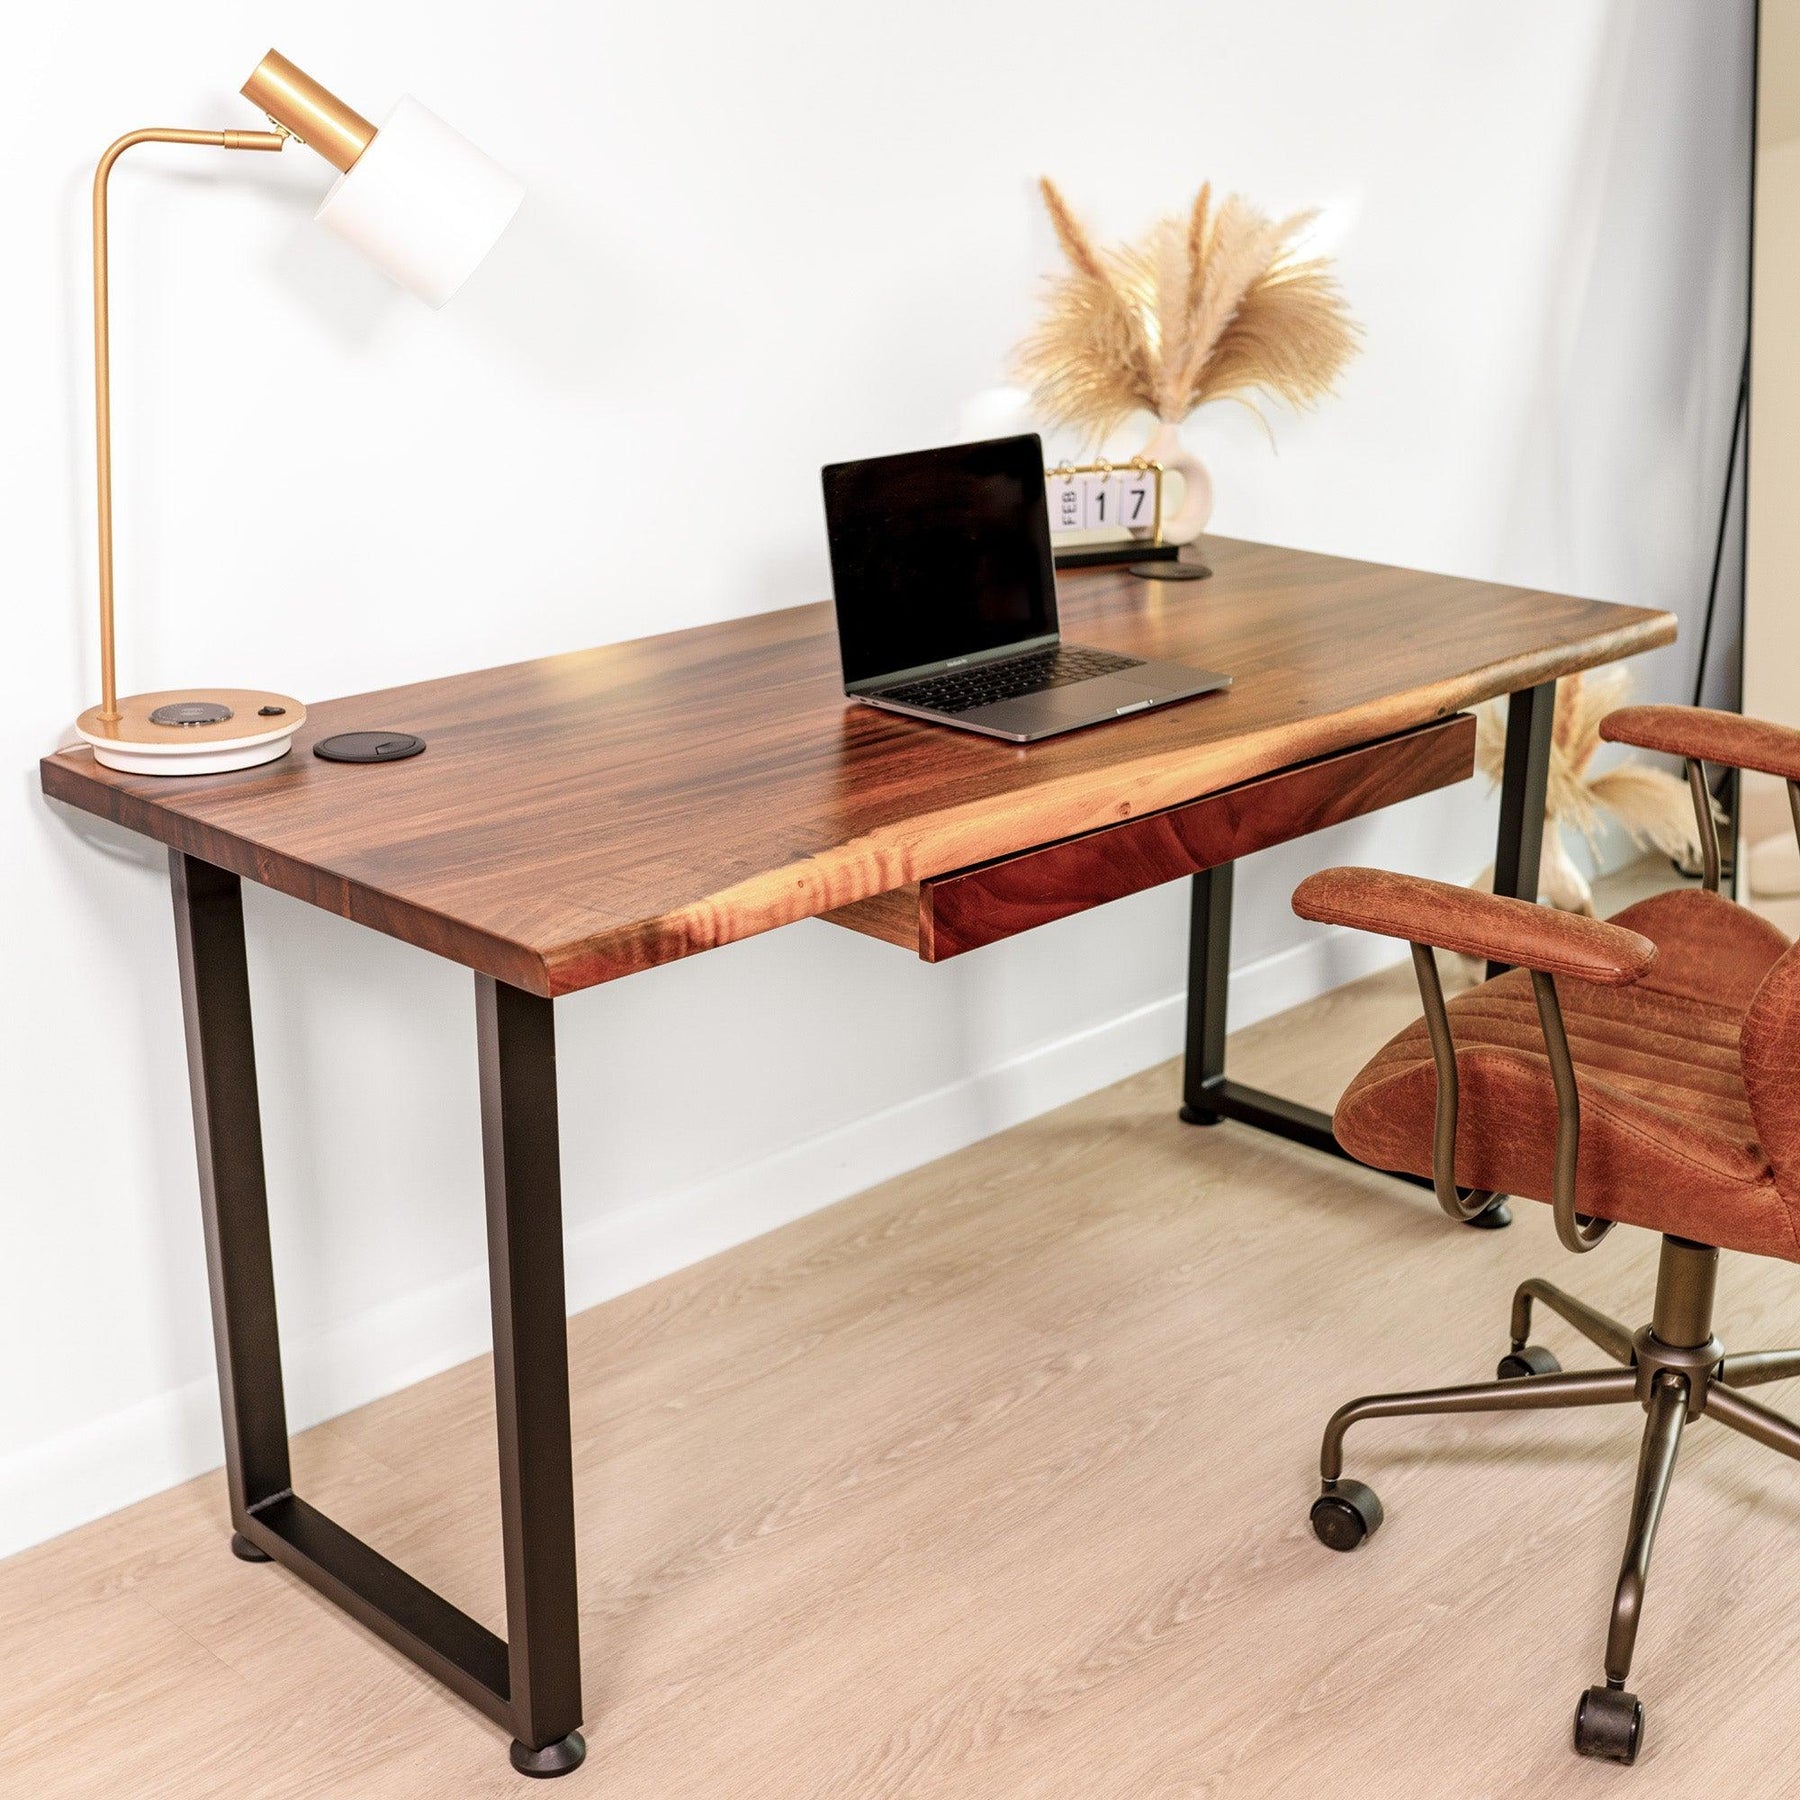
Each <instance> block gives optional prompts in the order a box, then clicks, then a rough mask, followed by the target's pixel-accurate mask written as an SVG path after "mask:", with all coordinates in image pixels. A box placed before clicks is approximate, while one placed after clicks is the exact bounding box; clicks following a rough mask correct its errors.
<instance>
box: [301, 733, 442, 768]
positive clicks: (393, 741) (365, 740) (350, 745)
mask: <svg viewBox="0 0 1800 1800" xmlns="http://www.w3.org/2000/svg"><path fill="white" fill-rule="evenodd" d="M424 748H425V740H424V739H423V738H422V737H413V736H412V735H411V734H410V733H408V732H404V731H340V732H339V733H338V734H337V736H336V737H328V738H320V739H319V741H318V742H317V743H316V744H314V745H313V755H314V756H322V757H324V759H325V760H326V761H327V762H354V763H373V762H399V761H400V760H401V759H402V758H403V757H408V756H417V755H418V754H419V752H420V751H421V750H423V749H424Z"/></svg>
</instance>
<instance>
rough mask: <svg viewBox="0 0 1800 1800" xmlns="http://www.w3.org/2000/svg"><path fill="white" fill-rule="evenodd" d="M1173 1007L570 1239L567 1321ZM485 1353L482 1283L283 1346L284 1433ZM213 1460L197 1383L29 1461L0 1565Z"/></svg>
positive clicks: (1283, 956)
mask: <svg viewBox="0 0 1800 1800" xmlns="http://www.w3.org/2000/svg"><path fill="white" fill-rule="evenodd" d="M1395 960H1396V956H1395V947H1394V946H1393V945H1392V944H1390V943H1389V942H1388V941H1387V940H1385V939H1382V938H1373V937H1366V936H1355V935H1352V934H1350V933H1347V932H1333V933H1328V934H1326V935H1325V936H1323V937H1320V938H1316V939H1313V940H1311V941H1309V942H1308V943H1306V944H1303V945H1300V946H1298V947H1296V948H1294V949H1291V950H1286V951H1282V952H1280V953H1278V954H1276V955H1273V956H1268V957H1264V958H1263V959H1261V960H1260V961H1258V962H1254V963H1251V964H1248V965H1247V966H1246V967H1244V968H1242V969H1236V970H1234V971H1233V972H1232V977H1231V1018H1232V1023H1233V1025H1234V1026H1241V1025H1251V1024H1255V1023H1256V1022H1257V1021H1258V1020H1259V1019H1265V1018H1268V1017H1269V1016H1270V1015H1271V1014H1273V1013H1277V1012H1282V1011H1285V1010H1286V1009H1287V1008H1288V1007H1290V1006H1295V1005H1298V1004H1299V1003H1300V1002H1301V1001H1303V1000H1308V999H1311V998H1313V997H1314V996H1316V995H1318V994H1322V993H1325V992H1328V991H1329V990H1330V989H1332V988H1334V987H1338V986H1341V985H1342V984H1343V983H1344V982H1346V981H1353V980H1355V979H1357V977H1359V976H1362V975H1366V974H1369V973H1371V972H1373V971H1374V970H1375V969H1377V968H1381V967H1384V966H1386V965H1387V964H1389V963H1391V962H1393V961H1395ZM1183 1013H1184V1008H1183V997H1182V996H1181V995H1180V994H1170V995H1168V996H1167V997H1166V998H1164V999H1161V1000H1157V1001H1154V1002H1153V1003H1151V1004H1150V1005H1148V1006H1143V1007H1139V1008H1138V1009H1136V1010H1135V1011H1133V1012H1128V1013H1123V1014H1121V1015H1119V1016H1118V1017H1116V1018H1113V1019H1108V1020H1106V1021H1105V1022H1104V1023H1102V1024H1100V1025H1097V1026H1093V1027H1090V1028H1089V1029H1087V1030H1084V1031H1080V1032H1077V1033H1074V1034H1073V1035H1071V1036H1069V1037H1066V1038H1060V1039H1057V1040H1055V1041H1054V1042H1051V1043H1048V1044H1042V1045H1039V1046H1038V1047H1036V1048H1035V1049H1033V1050H1031V1051H1029V1052H1027V1053H1026V1054H1025V1055H1023V1056H1019V1057H1016V1058H1014V1059H1012V1060H1011V1061H1009V1062H1006V1063H1003V1064H1000V1065H998V1066H997V1067H994V1068H991V1069H987V1070H984V1071H982V1072H981V1073H980V1074H977V1075H974V1076H971V1077H969V1078H967V1079H965V1080H962V1081H958V1082H954V1083H952V1084H950V1085H949V1086H946V1087H942V1088H938V1089H936V1090H935V1091H933V1092H931V1093H928V1094H922V1095H919V1096H917V1097H915V1098H913V1099H911V1100H907V1101H905V1102H903V1103H901V1104H900V1105H898V1106H894V1107H890V1108H888V1109H886V1110H885V1111H882V1112H878V1113H873V1114H870V1115H869V1116H867V1117H865V1118H862V1119H858V1120H856V1121H855V1122H854V1123H853V1124H851V1125H848V1126H844V1127H842V1128H840V1129H838V1130H836V1131H831V1132H827V1133H825V1134H824V1135H822V1136H819V1137H815V1138H811V1139H808V1140H806V1141H805V1142H803V1143H799V1144H794V1145H791V1146H790V1147H789V1148H787V1149H785V1150H782V1151H779V1152H778V1153H776V1154H775V1155H773V1156H767V1157H764V1158H762V1159H761V1160H760V1161H757V1162H754V1163H750V1164H747V1165H745V1166H744V1167H742V1168H736V1169H733V1170H731V1171H730V1172H729V1173H727V1174H725V1175H722V1176H720V1177H718V1178H716V1179H714V1180H712V1181H708V1182H704V1183H702V1184H700V1185H699V1186H696V1187H691V1188H688V1189H686V1190H685V1191H681V1192H676V1193H671V1194H663V1195H658V1196H656V1197H654V1198H652V1199H648V1200H645V1201H643V1202H642V1203H640V1204H639V1205H637V1206H635V1207H632V1208H630V1209H629V1210H627V1211H625V1212H621V1213H614V1214H611V1215H609V1216H607V1217H606V1218H603V1219H600V1220H597V1221H596V1222H595V1223H593V1224H592V1225H589V1226H586V1227H584V1228H582V1229H580V1230H578V1231H574V1232H571V1233H570V1234H569V1239H568V1247H567V1281H568V1297H569V1310H570V1311H571V1312H579V1311H581V1310H583V1309H584V1308H586V1307H589V1306H594V1305H597V1304H598V1303H599V1302H600V1301H602V1300H606V1299H610V1298H611V1297H612V1296H613V1295H615V1294H621V1293H626V1292H628V1291H629V1290H630V1289H632V1288H635V1287H640V1286H642V1285H643V1284H644V1283H645V1282H648V1281H654V1280H655V1279H657V1277H659V1276H662V1275H666V1274H669V1273H670V1272H671V1271H673V1270H675V1269H680V1268H685V1267H686V1266H688V1265H689V1264H690V1263H695V1262H699V1261H701V1260H702V1259H703V1258H705V1257H708V1256H713V1255H716V1254H717V1253H718V1252H719V1251H721V1250H727V1249H730V1248H731V1246H732V1245H734V1244H740V1243H743V1242H745V1241H746V1240H747V1239H749V1238H753V1237H757V1236H760V1235H761V1234H762V1233H763V1232H765V1231H772V1230H774V1229H775V1227H776V1226H778V1225H785V1224H787V1223H788V1222H789V1221H790V1220H793V1219H797V1218H801V1217H803V1216H804V1215H806V1214H807V1213H810V1212H815V1211H817V1210H818V1209H819V1208H821V1207H825V1206H829V1205H831V1204H832V1203H833V1202H835V1201H838V1200H842V1199H844V1198H846V1197H847V1196H848V1195H851V1194H855V1193H860V1192H861V1191H862V1190H863V1189H864V1188H868V1187H873V1186H874V1185H875V1184H876V1183H878V1182H881V1181H885V1180H887V1179H889V1178H890V1177H892V1176H895V1175H899V1174H902V1173H904V1172H905V1171H906V1170H908V1169H913V1168H917V1167H918V1166H919V1165H920V1164H921V1163H926V1162H930V1161H932V1160H933V1159H934V1158H936V1157H940V1156H946V1155H948V1154H949V1153H950V1152H951V1151H953V1150H959V1149H961V1148H963V1147H964V1146H965V1145H967V1144H971V1143H974V1142H976V1141H977V1140H979V1139H980V1138H983V1137H986V1136H988V1135H990V1134H991V1133H993V1132H996V1131H1003V1130H1005V1129H1006V1128H1007V1127H1008V1126H1010V1125H1016V1124H1018V1123H1020V1122H1021V1121H1022V1120H1025V1119H1029V1118H1033V1117H1035V1116H1036V1115H1037V1114H1039V1113H1043V1112H1048V1111H1049V1110H1050V1109H1051V1108H1052V1107H1056V1106H1061V1105H1063V1104H1065V1103H1066V1102H1067V1101H1070V1100H1073V1099H1076V1098H1078V1097H1079V1096H1080V1095H1082V1094H1088V1093H1092V1092H1094V1091H1095V1090H1096V1089H1097V1088H1102V1087H1105V1086H1106V1085H1107V1084H1108V1083H1110V1082H1114V1081H1119V1080H1121V1079H1123V1078H1124V1077H1125V1076H1127V1075H1131V1074H1134V1073H1136V1072H1137V1071H1138V1070H1139V1069H1144V1068H1148V1067H1150V1066H1151V1065H1153V1064H1155V1063H1158V1062H1163V1061H1165V1060H1167V1059H1168V1058H1169V1057H1171V1056H1175V1055H1178V1054H1179V1053H1180V1050H1181V1045H1182V1035H1183ZM487 1348H488V1295H487V1271H486V1269H485V1268H484V1267H476V1268H471V1269H468V1270H466V1271H465V1272H464V1273H462V1274H460V1275H458V1276H456V1277H454V1278H453V1279H451V1280H449V1281H445V1282H440V1283H438V1284H436V1285H435V1286H433V1287H430V1288H426V1289H422V1290H420V1291H419V1292H417V1293H413V1294H408V1295H406V1296H404V1297H402V1298H401V1299H399V1300H396V1301H392V1302H389V1303H388V1304H386V1305H384V1306H380V1307H375V1308H372V1309H370V1310H369V1311H368V1312H366V1313H363V1314H361V1315H359V1316H358V1317H357V1318H355V1319H353V1320H350V1321H348V1322H346V1323H345V1324H342V1325H340V1326H338V1327H336V1328H335V1329H333V1330H332V1331H330V1332H327V1333H325V1334H324V1335H322V1336H320V1337H317V1338H313V1339H310V1340H306V1341H303V1342H299V1343H293V1344H288V1345H284V1346H283V1349H284V1360H285V1363H286V1368H287V1389H288V1393H287V1398H288V1418H289V1422H290V1424H291V1426H292V1428H293V1429H294V1430H296V1431H298V1430H301V1429H303V1428H304V1427H306V1426H308V1425H313V1424H317V1423H318V1422H319V1421H320V1420H321V1419H329V1418H334V1417H336V1416H337V1415H338V1414H339V1413H342V1412H347V1411H348V1410H350V1408H352V1407H355V1406H361V1405H363V1404H365V1403H366V1402H367V1401H370V1400H375V1399H379V1398H380V1397H381V1396H382V1395H384V1394H391V1393H394V1392H396V1391H398V1390H399V1389H401V1388H403V1387H407V1386H409V1385H410V1384H411V1383H413V1382H415V1381H422V1380H423V1379H424V1378H425V1377H426V1376H428V1375H434V1374H436V1373H438V1372H439V1371H440V1370H443V1369H447V1368H451V1367H453V1366H454V1365H455V1364H457V1363H459V1362H463V1361H465V1360H467V1359H468V1358H469V1357H472V1356H479V1355H481V1354H483V1353H484V1352H485V1351H486V1350H487ZM223 1460H224V1448H223V1442H222V1439H221V1437H220V1430H219V1415H218V1398H217V1393H216V1391H215V1388H214V1385H213V1382H212V1380H211V1379H210V1378H208V1379H206V1380H203V1381H195V1382H190V1383H188V1384H187V1385H186V1386H184V1387H180V1388H175V1389H172V1390H170V1391H169V1392H167V1393H163V1394H158V1395H155V1396H153V1397H152V1398H150V1399H148V1400H145V1401H142V1402H140V1403H139V1404H138V1405H136V1406H132V1407H129V1408H126V1409H125V1410H123V1411H120V1412H116V1413H111V1414H108V1415H106V1416H105V1417H102V1418H98V1419H94V1420H91V1421H89V1422H87V1423H85V1424H82V1425H79V1426H77V1427H75V1428H74V1429H73V1430H70V1431H66V1432H63V1433H60V1434H58V1435H57V1436H56V1437H53V1438H49V1439H47V1440H45V1441H43V1442H41V1443H38V1444H33V1445H30V1446H28V1447H27V1448H26V1449H24V1450H22V1451H18V1452H15V1453H14V1454H12V1455H11V1456H9V1457H7V1458H6V1459H4V1460H3V1461H0V1556H7V1555H11V1554H12V1553H13V1552H15V1551H17V1550H22V1549H24V1548H26V1547H27V1546H28V1545H31V1544H35V1543H40V1542H42V1541H43V1540H44V1539H46V1538H49V1537H53V1536H55V1535H56V1534H57V1533H59V1532H63V1531H68V1530H71V1529H73V1528H74V1527H75V1526H77V1525H81V1524H84V1523H86V1522H87V1521H88V1520H90V1519H95V1518H98V1517H100V1516H101V1515H102V1514H104V1513H108V1512H112V1511H115V1510H116V1509H117V1508H119V1507H121V1506H128V1505H130V1504H131V1503H132V1502H133V1501H135V1500H141V1499H143V1498H144V1497H145V1496H146V1495H149V1494H154V1493H159V1492H161V1490H162V1489H164V1488H167V1487H172V1486H173V1485H174V1484H175V1483H177V1482H180V1481H185V1480H187V1479H188V1478H190V1477H191V1476H194V1475H199V1474H203V1473H204V1472H205V1471H206V1470H208V1469H215V1468H217V1467H219V1466H220V1464H221V1463H222V1462H223Z"/></svg>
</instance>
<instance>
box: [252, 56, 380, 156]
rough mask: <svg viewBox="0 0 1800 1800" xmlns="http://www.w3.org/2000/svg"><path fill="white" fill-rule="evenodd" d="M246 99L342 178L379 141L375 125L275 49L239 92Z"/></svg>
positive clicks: (260, 63) (258, 66)
mask: <svg viewBox="0 0 1800 1800" xmlns="http://www.w3.org/2000/svg"><path fill="white" fill-rule="evenodd" d="M240 91H241V92H242V94H243V96H244V98H245V99H246V100H248V101H249V102H250V104H251V105H252V106H254V107H257V108H258V109H259V110H260V111H262V112H264V113H266V114H267V115H268V116H269V119H270V121H271V122H272V123H273V124H275V125H277V126H279V127H280V128H281V130H283V131H285V132H286V133H287V134H288V136H289V137H291V138H293V139H294V140H295V141H296V142H297V143H301V144H305V145H306V146H307V147H308V148H309V149H312V150H316V151H318V153H319V154H320V155H321V156H322V157H324V159H325V160H326V161H327V162H328V163H330V164H331V166H332V167H333V168H334V169H336V170H337V171H338V172H339V173H340V174H348V173H349V171H350V169H351V167H352V166H353V165H354V164H355V162H356V159H357V158H358V157H359V156H361V155H362V153H363V152H364V151H365V150H366V149H368V147H369V145H370V144H371V143H372V142H373V141H374V138H375V127H374V126H373V125H371V124H370V123H369V121H368V120H367V119H365V118H364V117H363V116H362V114H361V113H359V112H358V111H357V110H356V109H355V108H354V107H352V106H346V105H345V104H344V102H343V101H342V100H340V99H339V98H338V97H337V95H336V94H334V93H332V92H331V91H330V89H328V88H323V87H321V86H320V85H319V84H318V83H317V82H316V81H314V80H313V78H312V77H311V76H310V75H308V74H307V72H306V71H305V70H304V69H299V68H296V67H295V66H294V65H293V64H292V63H291V62H289V61H288V59H287V58H286V57H285V56H283V55H282V54H281V52H280V51H279V50H271V51H270V52H269V54H268V55H267V56H265V57H264V58H263V59H262V61H261V62H259V63H258V64H257V65H256V67H255V68H254V69H253V70H252V71H251V74H250V79H249V80H248V81H246V82H245V83H244V85H243V88H242V89H241V90H240Z"/></svg>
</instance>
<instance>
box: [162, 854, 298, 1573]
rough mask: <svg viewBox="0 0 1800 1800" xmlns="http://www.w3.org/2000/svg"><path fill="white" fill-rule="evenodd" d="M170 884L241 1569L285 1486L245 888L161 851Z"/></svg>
mask: <svg viewBox="0 0 1800 1800" xmlns="http://www.w3.org/2000/svg"><path fill="white" fill-rule="evenodd" d="M169 876H170V881H171V883H172V885H173V888H174V893H175V951H176V958H177V961H178V962H179V964H180V969H181V1011H182V1019H183V1023H184V1024H185V1026H186V1033H187V1056H188V1086H189V1090H190V1093H191V1095H192V1099H193V1108H194V1149H195V1153H196V1155H197V1157H198V1160H199V1166H200V1211H201V1218H202V1221H203V1223H204V1227H205V1233H206V1273H207V1285H208V1288H209V1289H210V1292H211V1297H212V1319H213V1354H214V1357H215V1359H216V1360H217V1362H218V1367H219V1405H220V1410H221V1412H222V1413H223V1415H224V1425H225V1482H226V1487H227V1489H228V1491H229V1493H230V1497H231V1524H232V1532H233V1536H232V1549H233V1550H234V1551H235V1552H236V1553H237V1554H238V1555H239V1556H240V1557H243V1559H244V1560H245V1561H246V1562H256V1561H262V1562H267V1561H268V1560H269V1557H268V1553H267V1552H266V1551H265V1550H263V1549H262V1548H261V1547H260V1546H258V1545H256V1544H254V1543H252V1542H251V1541H250V1539H249V1538H248V1537H246V1536H245V1535H244V1532H245V1528H246V1526H247V1524H248V1523H249V1520H250V1515H251V1513H252V1512H253V1511H254V1510H255V1509H256V1508H257V1507H259V1506H261V1505H263V1504H265V1503H266V1502H267V1501H270V1500H273V1499H275V1498H276V1497H277V1496H279V1495H282V1494H285V1493H288V1492H289V1491H290V1490H291V1489H292V1487H293V1474H292V1472H291V1470H290V1469H289V1466H288V1428H287V1399H286V1394H285V1390H284V1387H283V1383H282V1378H281V1338H280V1335H279V1333H278V1331H277V1328H276V1318H275V1265H274V1261H273V1258H272V1256H271V1253H270V1248H269V1200H268V1189H267V1185H266V1182H265V1177H264V1172H263V1140H262V1111H261V1106H260V1103H259V1101H258V1098H257V1088H256V1040H255V1034H254V1032H253V1030H252V1026H251V1018H250V971H249V965H248V962H247V959H246V957H245V952H244V900H243V891H242V888H241V886H240V884H239V882H238V878H237V877H236V876H235V875H230V874H227V873H226V872H225V870H223V869H217V868H214V867H213V865H212V864H211V863H205V862H201V861H200V860H199V859H198V858H197V857H192V856H185V855H183V854H182V853H181V852H180V851H179V850H173V851H171V852H170V853H169Z"/></svg>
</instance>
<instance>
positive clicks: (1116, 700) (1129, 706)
mask: <svg viewBox="0 0 1800 1800" xmlns="http://www.w3.org/2000/svg"><path fill="white" fill-rule="evenodd" d="M1135 673H1136V671H1135V670H1132V669H1125V670H1121V671H1120V672H1119V673H1118V674H1117V675H1100V676H1097V677H1095V679H1094V680H1092V681H1073V682H1070V683H1069V685H1068V686H1067V687H1056V688H1046V689H1045V690H1044V691H1043V692H1042V693H1037V694H1021V695H1019V697H1018V698H1017V699H1016V700H1001V701H998V702H997V703H996V704H994V705H993V706H983V707H980V708H978V709H977V710H976V711H974V712H972V713H968V714H966V715H965V717H967V718H968V719H969V721H970V723H972V724H982V725H986V726H988V727H990V728H991V729H993V730H995V731H1030V732H1042V731H1043V730H1045V729H1046V727H1048V728H1051V729H1054V728H1055V727H1057V726H1061V725H1076V724H1082V725H1085V724H1090V723H1092V722H1093V721H1095V720H1099V719H1107V718H1112V717H1114V716H1115V715H1117V714H1120V713H1134V712H1142V711H1143V710H1144V709H1145V708H1146V707H1148V706H1151V705H1153V704H1155V702H1156V701H1158V700H1160V699H1162V698H1163V697H1164V696H1165V695H1167V694H1168V692H1169V690H1168V688H1167V686H1166V685H1165V684H1163V683H1161V682H1156V683H1152V682H1145V681H1133V680H1132V679H1131V676H1132V675H1133V674H1135Z"/></svg>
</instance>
